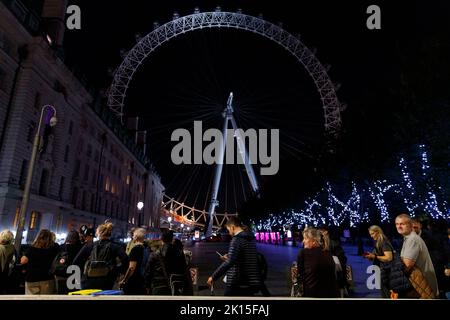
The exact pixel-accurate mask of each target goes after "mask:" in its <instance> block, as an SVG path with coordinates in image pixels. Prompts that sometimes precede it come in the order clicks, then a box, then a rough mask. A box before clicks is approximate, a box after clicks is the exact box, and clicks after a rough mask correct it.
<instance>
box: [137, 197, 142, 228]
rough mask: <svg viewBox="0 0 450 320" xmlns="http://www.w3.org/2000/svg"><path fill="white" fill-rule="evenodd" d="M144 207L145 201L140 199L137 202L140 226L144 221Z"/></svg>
mask: <svg viewBox="0 0 450 320" xmlns="http://www.w3.org/2000/svg"><path fill="white" fill-rule="evenodd" d="M143 207H144V203H143V202H142V201H139V202H138V203H137V208H138V210H139V212H138V213H139V219H138V221H139V226H141V225H142V224H143V223H142V208H143Z"/></svg>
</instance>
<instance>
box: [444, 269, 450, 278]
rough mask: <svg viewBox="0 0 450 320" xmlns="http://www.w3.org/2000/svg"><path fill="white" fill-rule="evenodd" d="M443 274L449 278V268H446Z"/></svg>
mask: <svg viewBox="0 0 450 320" xmlns="http://www.w3.org/2000/svg"><path fill="white" fill-rule="evenodd" d="M444 273H445V275H446V276H447V277H450V269H449V268H446V269H445V271H444Z"/></svg>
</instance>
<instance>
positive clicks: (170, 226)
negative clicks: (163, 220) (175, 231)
mask: <svg viewBox="0 0 450 320" xmlns="http://www.w3.org/2000/svg"><path fill="white" fill-rule="evenodd" d="M167 221H169V230H171V229H172V224H171V222H172V217H168V218H167Z"/></svg>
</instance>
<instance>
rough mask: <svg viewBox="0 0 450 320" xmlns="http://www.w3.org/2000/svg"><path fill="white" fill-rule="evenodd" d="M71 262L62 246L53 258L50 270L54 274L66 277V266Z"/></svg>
mask: <svg viewBox="0 0 450 320" xmlns="http://www.w3.org/2000/svg"><path fill="white" fill-rule="evenodd" d="M71 263H72V261H70V258H69V252H68V251H67V249H66V248H63V249H62V250H61V251H59V252H58V254H57V255H56V257H55V259H54V260H53V262H52V266H51V268H50V272H51V274H53V275H55V276H59V277H67V268H68V267H69V266H70V264H71Z"/></svg>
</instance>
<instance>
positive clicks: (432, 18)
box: [65, 0, 450, 212]
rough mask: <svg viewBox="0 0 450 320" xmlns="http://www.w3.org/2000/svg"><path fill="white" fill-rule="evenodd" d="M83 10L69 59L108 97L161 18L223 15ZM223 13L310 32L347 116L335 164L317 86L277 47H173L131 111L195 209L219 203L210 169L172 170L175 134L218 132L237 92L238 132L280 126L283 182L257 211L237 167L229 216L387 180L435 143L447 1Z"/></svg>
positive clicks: (143, 78) (163, 7)
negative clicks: (388, 171)
mask: <svg viewBox="0 0 450 320" xmlns="http://www.w3.org/2000/svg"><path fill="white" fill-rule="evenodd" d="M393 2H395V3H393ZM72 3H75V4H78V5H79V6H80V7H81V10H82V30H81V31H68V32H67V34H66V38H65V49H66V62H67V63H68V64H69V65H72V66H76V67H77V68H79V69H80V70H82V71H83V72H84V73H85V74H86V76H87V78H88V79H89V81H90V82H91V84H92V85H93V86H95V87H98V88H106V87H108V86H109V85H110V84H111V80H112V78H111V77H109V76H108V73H107V70H108V68H113V69H115V68H116V67H117V66H118V65H119V64H120V63H121V57H120V55H119V51H120V49H121V48H124V49H126V50H129V49H131V48H132V47H133V45H134V44H135V40H134V39H135V34H137V33H140V34H141V35H143V36H145V35H146V34H147V33H149V32H151V30H152V25H153V22H154V21H159V22H160V24H163V23H165V22H167V21H169V20H170V19H171V17H172V13H173V12H174V11H177V12H178V13H179V14H180V15H181V16H182V15H186V14H191V13H192V12H193V9H194V7H195V6H199V7H200V9H201V11H213V10H214V8H215V5H216V3H214V4H213V5H211V1H181V0H180V1H168V0H152V1H127V2H125V1H122V2H117V3H111V1H86V0H81V1H72ZM217 4H219V5H221V7H222V11H235V10H236V9H237V8H241V9H242V10H243V13H246V14H249V15H254V16H257V15H258V14H259V13H263V14H264V19H265V20H268V21H270V22H273V23H277V22H279V21H280V22H283V28H284V29H285V30H286V31H288V32H290V33H292V34H297V33H300V34H301V35H302V41H303V43H304V44H305V45H306V46H307V47H308V48H310V49H312V48H316V49H317V54H316V56H317V57H318V59H319V60H320V61H321V63H322V64H324V65H325V64H329V65H331V69H330V71H329V75H330V78H331V79H332V81H333V82H335V83H339V84H340V86H341V88H340V90H339V91H338V97H339V99H340V101H342V102H344V103H346V104H347V105H348V107H347V110H346V111H345V112H344V113H343V115H342V116H343V130H342V134H341V139H340V141H339V142H338V143H337V144H336V145H335V149H336V150H337V153H335V154H333V155H330V154H328V153H326V152H325V150H327V149H326V148H325V145H324V139H323V134H324V129H323V125H324V119H323V114H322V109H321V108H322V107H321V102H320V98H319V95H318V93H317V90H316V88H315V85H314V83H313V81H312V79H311V78H310V77H309V75H308V74H307V72H306V70H305V69H304V68H303V67H302V66H301V65H300V64H299V63H298V62H297V61H296V60H295V59H294V58H293V57H292V56H291V55H290V54H289V53H288V52H287V51H286V50H284V49H283V48H281V47H279V46H278V45H277V44H276V43H274V42H272V41H269V40H267V39H265V38H262V37H261V36H258V35H254V34H252V33H249V32H244V31H237V30H229V29H220V30H218V29H211V30H203V31H196V32H193V33H188V34H186V35H183V36H180V37H177V38H176V39H173V40H171V41H170V42H168V43H166V44H164V45H163V46H161V47H160V49H158V50H157V51H155V52H154V53H153V54H151V55H150V56H149V57H148V58H147V60H146V61H145V63H144V64H143V65H142V66H141V67H140V68H139V70H138V71H137V73H136V74H135V77H134V78H133V81H132V82H131V84H130V88H129V90H128V92H127V99H126V101H125V103H126V110H125V111H126V113H127V114H129V115H138V116H139V117H141V118H142V119H144V121H145V126H146V128H147V129H148V131H149V153H150V157H151V159H152V161H153V162H154V163H155V165H156V168H157V170H158V171H159V173H160V174H161V176H162V179H163V183H164V184H165V186H166V191H167V193H168V194H170V195H173V196H175V197H177V198H178V199H181V200H184V201H186V203H189V204H192V205H195V207H198V208H203V207H204V206H205V204H206V203H207V201H208V187H209V185H210V181H211V179H212V173H213V168H212V167H208V166H206V165H201V166H192V165H191V166H181V167H180V166H178V167H177V166H174V165H172V163H171V161H170V152H171V148H172V147H173V146H174V143H173V142H171V141H170V135H171V133H172V131H173V130H174V129H176V128H187V129H189V128H191V127H192V124H193V121H194V120H203V121H205V122H204V126H205V127H216V128H220V127H221V126H222V124H221V123H222V118H221V111H222V110H223V108H224V106H225V103H226V99H227V97H228V94H229V92H230V91H233V92H234V95H235V100H234V101H235V109H236V118H237V122H238V125H239V126H240V127H242V128H244V129H247V128H255V129H258V128H278V129H280V132H281V134H280V135H281V136H280V144H281V147H280V148H281V149H280V171H279V173H278V174H277V175H276V176H265V177H258V178H259V180H260V184H261V187H262V199H261V200H257V201H256V200H251V198H252V196H251V192H250V189H249V185H248V182H247V178H246V176H245V172H244V171H243V169H242V168H240V167H237V166H226V167H225V169H224V172H223V175H224V178H223V180H222V189H221V193H220V205H219V208H218V211H222V212H223V211H229V212H234V211H236V210H238V211H240V212H242V211H243V212H250V211H254V210H279V209H282V208H284V207H289V206H296V205H298V204H299V203H301V199H302V197H303V196H306V195H309V194H312V193H314V191H315V189H316V188H318V186H320V185H321V184H322V182H323V181H324V180H325V179H333V178H334V179H339V178H340V177H342V176H345V177H346V178H348V179H366V178H371V177H373V176H376V175H377V174H379V173H380V172H381V171H382V170H383V169H384V168H385V166H384V164H385V163H387V162H388V161H389V159H392V157H393V156H395V155H396V154H397V153H398V152H399V151H401V150H402V148H407V146H408V145H409V144H413V143H416V142H418V141H420V140H421V139H422V138H423V137H424V134H423V133H422V132H423V131H426V128H428V127H429V126H432V125H433V124H432V121H433V117H436V115H437V114H440V112H441V110H440V109H439V110H434V109H433V106H434V105H437V104H438V102H439V101H447V102H448V101H449V99H448V98H449V94H448V91H449V90H448V88H450V86H449V84H450V81H449V74H450V67H449V63H448V62H447V60H448V56H449V55H448V54H449V53H450V48H449V40H448V39H450V30H449V29H450V27H449V25H450V24H449V22H448V21H449V15H450V5H449V4H448V2H447V1H433V4H432V5H431V4H429V3H428V2H427V3H426V2H425V1H389V2H387V1H386V2H380V1H307V2H306V1H292V0H291V1H280V0H279V1H261V0H253V1H222V3H217ZM371 4H378V5H380V7H381V10H382V22H381V23H382V29H381V30H368V29H367V28H366V19H367V17H368V15H367V14H366V8H367V6H368V5H371ZM446 57H447V58H446ZM441 62H444V63H441ZM424 106H427V108H428V109H426V110H425V109H424V108H425V107H424ZM436 108H439V107H436ZM447 109H448V104H447ZM445 114H448V113H445ZM417 121H418V122H417ZM416 128H417V130H416ZM411 132H413V133H414V134H411ZM416 133H417V134H416ZM256 171H259V170H258V168H256Z"/></svg>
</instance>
